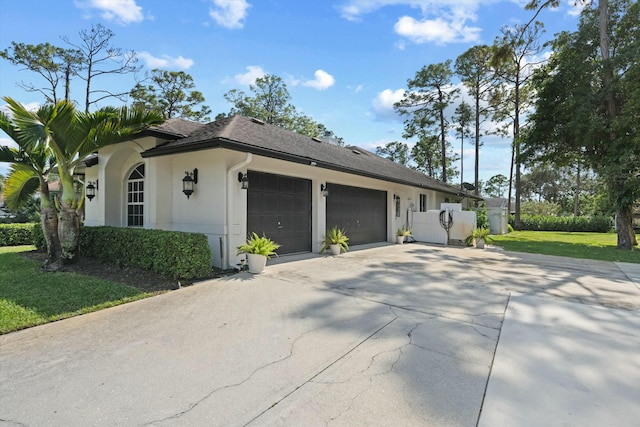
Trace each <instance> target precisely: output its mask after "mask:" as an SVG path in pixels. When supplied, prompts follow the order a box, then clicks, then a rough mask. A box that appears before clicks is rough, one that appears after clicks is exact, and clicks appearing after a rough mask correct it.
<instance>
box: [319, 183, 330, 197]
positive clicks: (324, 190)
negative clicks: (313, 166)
mask: <svg viewBox="0 0 640 427" xmlns="http://www.w3.org/2000/svg"><path fill="white" fill-rule="evenodd" d="M320 193H321V194H322V197H328V196H329V189H328V188H327V184H320Z"/></svg>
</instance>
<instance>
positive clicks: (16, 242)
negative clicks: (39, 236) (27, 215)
mask: <svg viewBox="0 0 640 427" xmlns="http://www.w3.org/2000/svg"><path fill="white" fill-rule="evenodd" d="M36 225H37V226H38V227H40V224H36ZM33 228H34V224H33V223H27V224H24V223H22V224H19V223H14V224H0V246H21V245H31V244H33Z"/></svg>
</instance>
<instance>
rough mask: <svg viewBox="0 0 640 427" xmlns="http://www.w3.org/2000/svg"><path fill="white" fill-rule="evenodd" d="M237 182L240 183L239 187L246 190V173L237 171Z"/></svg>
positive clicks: (247, 182) (247, 184) (247, 183)
mask: <svg viewBox="0 0 640 427" xmlns="http://www.w3.org/2000/svg"><path fill="white" fill-rule="evenodd" d="M238 182H239V183H241V184H242V186H241V187H240V188H242V189H243V190H246V189H248V188H249V177H248V176H247V174H246V173H242V172H238Z"/></svg>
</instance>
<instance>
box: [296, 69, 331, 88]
mask: <svg viewBox="0 0 640 427" xmlns="http://www.w3.org/2000/svg"><path fill="white" fill-rule="evenodd" d="M314 76H315V79H313V80H307V81H306V82H304V83H302V85H303V86H308V87H312V88H314V89H318V90H325V89H328V88H330V87H331V86H333V85H334V84H335V82H336V79H334V78H333V76H332V75H331V74H329V73H327V72H326V71H324V70H316V72H315V73H314Z"/></svg>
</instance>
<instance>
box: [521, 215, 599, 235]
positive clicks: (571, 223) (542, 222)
mask: <svg viewBox="0 0 640 427" xmlns="http://www.w3.org/2000/svg"><path fill="white" fill-rule="evenodd" d="M513 222H514V217H513V215H512V216H510V218H509V224H511V225H512V226H513ZM520 223H521V227H520V229H521V230H532V231H582V232H594V233H607V232H609V231H611V228H612V224H611V218H609V217H606V216H589V217H587V216H549V215H521V216H520Z"/></svg>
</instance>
